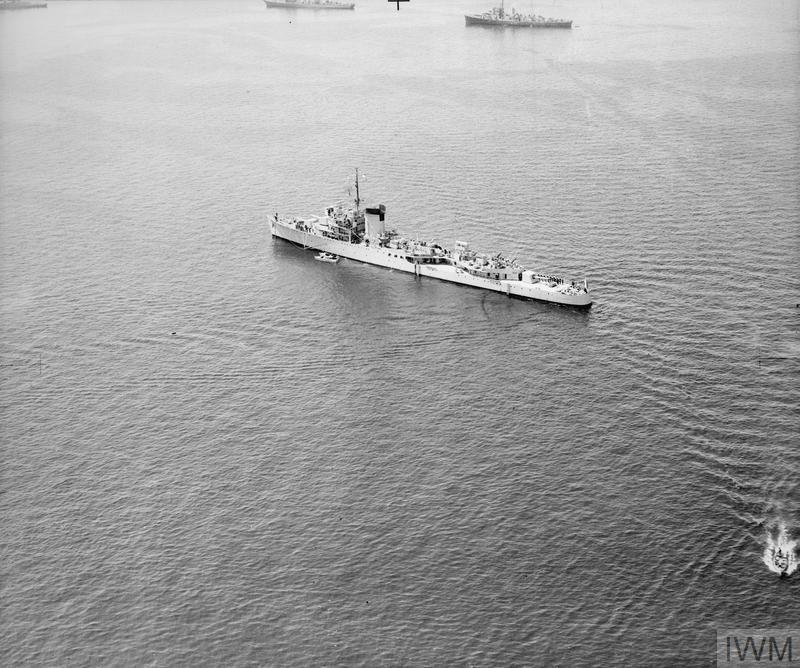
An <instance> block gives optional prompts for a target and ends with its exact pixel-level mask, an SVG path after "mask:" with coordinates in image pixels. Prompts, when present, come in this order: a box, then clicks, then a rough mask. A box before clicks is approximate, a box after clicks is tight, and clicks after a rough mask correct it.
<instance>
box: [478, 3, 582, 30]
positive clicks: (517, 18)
mask: <svg viewBox="0 0 800 668" xmlns="http://www.w3.org/2000/svg"><path fill="white" fill-rule="evenodd" d="M464 20H465V21H466V23H467V25H468V26H471V25H481V26H499V27H502V28H572V21H571V20H568V19H551V18H545V17H544V16H539V15H537V14H520V13H519V12H517V11H516V10H515V9H512V10H511V11H510V12H507V11H506V10H505V8H504V6H503V3H502V2H501V3H500V6H499V7H493V8H492V9H491V10H490V11H488V12H484V13H483V14H465V15H464Z"/></svg>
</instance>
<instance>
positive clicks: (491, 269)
mask: <svg viewBox="0 0 800 668" xmlns="http://www.w3.org/2000/svg"><path fill="white" fill-rule="evenodd" d="M355 191H356V197H355V206H344V205H342V204H339V205H336V206H329V207H328V208H327V209H326V211H325V213H324V215H320V216H306V217H303V218H298V217H296V216H295V217H287V216H280V215H278V214H277V213H276V214H275V215H274V217H273V218H272V219H270V221H269V224H270V232H271V234H272V236H273V237H277V238H279V239H284V240H286V241H289V242H291V243H293V244H295V245H296V246H300V247H302V248H305V249H309V250H314V251H317V252H318V253H319V255H318V256H317V259H319V260H321V261H324V260H322V257H321V256H322V255H323V254H326V253H327V254H330V255H333V256H338V257H345V258H348V259H351V260H358V261H359V262H365V263H368V264H374V265H378V266H381V267H387V268H389V269H395V270H398V271H403V272H408V273H412V274H414V275H415V276H428V277H430V278H437V279H439V280H442V281H449V282H451V283H459V284H461V285H468V286H471V287H475V288H482V289H484V290H491V291H493V292H500V293H503V294H505V295H508V296H509V297H519V298H521V299H534V300H538V301H543V302H550V303H554V304H562V305H566V306H574V307H579V308H588V307H589V306H591V304H592V298H591V295H590V294H589V287H588V285H587V283H586V280H584V281H582V282H579V281H574V280H572V281H570V280H567V279H564V278H560V277H558V276H552V275H549V274H545V273H542V272H537V271H532V270H529V269H526V268H525V267H523V266H522V265H520V264H519V263H518V262H517V261H516V259H509V258H506V257H504V256H503V255H501V254H500V253H497V254H494V255H488V254H485V253H479V252H477V251H474V250H472V249H471V248H470V247H469V244H468V243H466V242H464V241H456V242H455V246H454V248H453V249H452V250H448V249H446V248H443V247H442V246H440V245H439V244H437V243H432V242H429V241H425V240H420V239H411V238H408V237H404V236H402V235H401V234H399V233H398V232H397V231H396V230H393V229H388V228H387V227H386V207H385V206H383V205H382V204H380V205H378V206H374V207H366V208H363V209H362V207H361V199H360V191H359V184H358V170H356V180H355ZM337 259H338V258H337Z"/></svg>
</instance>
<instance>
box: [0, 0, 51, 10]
mask: <svg viewBox="0 0 800 668" xmlns="http://www.w3.org/2000/svg"><path fill="white" fill-rule="evenodd" d="M0 9H47V3H46V2H37V1H35V0H0Z"/></svg>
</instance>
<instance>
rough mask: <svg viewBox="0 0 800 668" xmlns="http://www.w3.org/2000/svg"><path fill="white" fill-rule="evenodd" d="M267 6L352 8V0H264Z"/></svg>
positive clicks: (286, 7)
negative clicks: (342, 0) (343, 0)
mask: <svg viewBox="0 0 800 668" xmlns="http://www.w3.org/2000/svg"><path fill="white" fill-rule="evenodd" d="M264 4H265V5H266V6H267V7H283V8H285V9H353V8H354V7H355V6H356V3H354V2H335V1H334V0H264Z"/></svg>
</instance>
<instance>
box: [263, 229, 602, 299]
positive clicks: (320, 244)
mask: <svg viewBox="0 0 800 668" xmlns="http://www.w3.org/2000/svg"><path fill="white" fill-rule="evenodd" d="M270 231H271V233H272V236H273V237H278V238H280V239H284V240H286V241H289V242H291V243H293V244H295V245H296V246H300V247H302V248H307V249H310V250H315V251H324V252H327V253H333V254H335V255H339V256H340V257H346V258H348V259H350V260H357V261H358V262H364V263H366V264H374V265H377V266H380V267H386V268H387V269H394V270H396V271H403V272H406V273H409V274H415V275H417V276H427V277H429V278H436V279H438V280H440V281H448V282H450V283H458V284H460V285H467V286H470V287H473V288H480V289H482V290H491V291H492V292H499V293H501V294H505V295H508V296H509V297H517V298H519V299H529V300H535V301H540V302H549V303H551V304H561V305H564V306H572V307H576V308H588V307H589V306H591V304H592V301H591V297H589V295H588V293H583V294H577V295H568V294H563V293H562V292H559V291H558V290H557V289H552V288H548V287H546V286H545V287H542V286H540V285H539V284H535V283H525V282H523V281H506V280H495V279H491V278H484V277H481V276H475V275H473V274H470V273H468V272H467V271H465V270H463V269H460V268H458V267H456V266H454V265H451V264H417V263H411V262H409V261H408V260H406V259H405V258H404V257H397V252H396V251H395V250H393V249H390V248H381V247H377V246H368V245H366V244H351V243H349V242H347V241H340V240H338V239H331V238H328V237H323V236H319V235H317V234H313V233H310V232H304V231H301V230H298V229H295V228H294V227H291V226H289V225H285V224H283V223H282V222H280V221H275V220H272V221H270Z"/></svg>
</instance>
